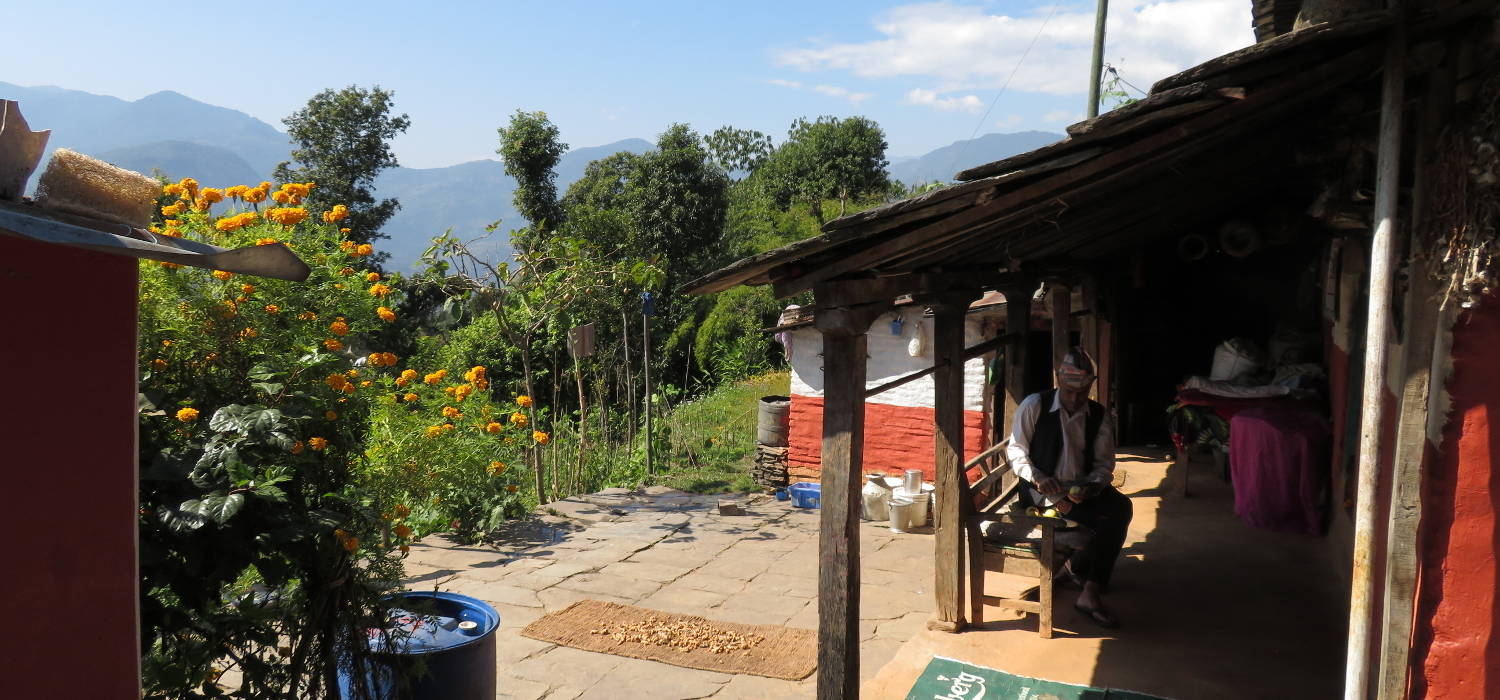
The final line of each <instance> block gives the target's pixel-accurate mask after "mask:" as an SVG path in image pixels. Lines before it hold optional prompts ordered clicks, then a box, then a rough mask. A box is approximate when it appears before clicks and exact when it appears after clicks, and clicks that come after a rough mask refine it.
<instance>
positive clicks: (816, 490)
mask: <svg viewBox="0 0 1500 700" xmlns="http://www.w3.org/2000/svg"><path fill="white" fill-rule="evenodd" d="M787 493H789V494H791V496H792V505H794V506H796V507H798V508H817V507H818V504H819V502H820V501H821V500H822V496H823V485H822V484H818V483H814V482H811V481H799V482H797V483H795V484H792V485H791V486H789V487H787Z"/></svg>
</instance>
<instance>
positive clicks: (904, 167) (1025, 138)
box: [887, 131, 1064, 185]
mask: <svg viewBox="0 0 1500 700" xmlns="http://www.w3.org/2000/svg"><path fill="white" fill-rule="evenodd" d="M1063 138H1064V136H1063V134H1053V133H1049V132H1046V131H1022V132H1018V133H1014V134H985V135H984V136H981V137H979V138H977V139H969V140H965V141H956V142H954V143H951V144H949V145H947V146H943V147H942V148H939V149H937V150H935V151H932V152H929V153H927V154H926V155H923V156H919V157H916V158H892V159H891V164H890V166H889V167H888V168H887V170H888V171H889V172H890V174H891V179H893V180H899V181H901V182H904V183H906V184H908V185H919V184H923V183H927V182H952V181H953V175H954V174H955V173H957V172H958V171H960V170H965V169H967V168H972V167H974V166H976V165H984V164H985V163H993V162H995V161H997V160H1000V159H1002V158H1007V157H1009V156H1013V155H1016V154H1017V153H1025V152H1027V151H1030V150H1034V149H1037V148H1041V147H1042V146H1045V145H1047V144H1049V143H1052V142H1053V141H1061V140H1062V139H1063Z"/></svg>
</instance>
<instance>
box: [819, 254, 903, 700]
mask: <svg viewBox="0 0 1500 700" xmlns="http://www.w3.org/2000/svg"><path fill="white" fill-rule="evenodd" d="M831 284H837V283H831ZM825 289H826V287H823V286H820V287H819V289H818V290H817V291H815V292H814V294H815V296H816V297H819V298H827V297H828V296H830V295H829V294H828V293H826V292H825ZM889 308H890V304H888V303H878V304H859V305H853V306H844V307H824V306H821V305H820V306H818V307H817V315H816V317H815V321H814V325H815V326H816V327H817V329H818V331H819V332H821V333H822V335H823V456H822V472H821V473H822V477H821V481H822V486H821V488H822V493H821V497H822V503H821V505H820V508H821V511H820V522H821V527H820V531H819V536H818V698H819V700H833V699H835V698H856V697H859V582H860V576H859V516H860V496H859V488H860V479H859V475H860V470H861V468H862V466H863V463H864V436H865V359H866V356H865V349H866V337H865V332H866V331H867V330H869V328H870V324H871V323H872V322H873V321H874V320H875V318H876V317H877V316H879V315H880V314H881V313H883V312H884V311H886V310H887V309H889Z"/></svg>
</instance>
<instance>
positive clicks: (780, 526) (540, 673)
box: [406, 487, 933, 700]
mask: <svg viewBox="0 0 1500 700" xmlns="http://www.w3.org/2000/svg"><path fill="white" fill-rule="evenodd" d="M740 503H742V504H743V505H745V507H746V508H747V510H748V511H749V514H748V515H733V516H731V515H719V512H718V507H717V504H718V497H716V496H703V495H695V494H689V493H684V492H681V491H674V490H671V489H665V488H659V487H654V488H648V489H645V490H642V491H626V490H624V489H610V490H606V491H604V492H601V493H598V494H594V495H590V496H580V497H575V498H570V499H567V500H564V501H559V502H557V503H552V504H549V505H548V506H546V507H545V508H544V509H543V510H542V511H541V512H540V513H539V514H538V515H539V517H537V518H536V519H533V520H529V521H523V522H519V523H516V524H515V525H514V527H513V528H511V529H510V530H508V531H506V532H504V533H502V534H501V536H500V537H499V541H498V542H497V543H495V544H494V545H486V546H460V545H455V544H453V543H451V542H449V541H448V540H446V539H444V538H442V537H440V536H431V537H427V538H426V539H424V540H422V541H421V542H420V543H418V544H416V545H414V546H413V547H412V551H411V556H410V558H409V559H408V560H407V562H406V566H407V573H408V575H409V576H410V577H411V578H409V579H408V580H407V582H406V583H407V587H408V588H411V589H414V590H432V589H434V588H436V589H438V590H443V591H453V592H455V593H462V594H465V595H470V596H474V597H476V598H479V599H481V600H484V601H487V602H489V603H491V604H492V605H494V606H495V609H496V610H498V611H499V612H500V617H501V622H500V630H499V632H498V633H497V641H498V644H497V659H496V664H497V673H498V678H499V680H498V688H499V693H500V695H499V696H500V697H502V698H523V699H526V700H535V699H538V698H546V699H547V700H574V699H575V698H587V699H590V700H592V699H595V698H620V699H629V698H653V699H665V698H706V697H712V698H723V699H730V698H745V699H752V698H753V699H757V700H760V699H771V698H805V697H812V696H813V695H814V690H815V678H816V674H814V675H813V676H809V677H808V678H806V679H803V680H801V681H781V680H774V679H770V678H762V677H759V676H747V675H732V674H725V673H714V672H710V671H699V670H694V669H688V668H682V667H679V666H672V665H669V664H662V663H657V662H653V661H642V660H637V659H628V658H625V657H621V656H613V655H610V654H599V653H594V652H587V651H580V650H577V649H571V648H567V647H561V646H558V645H556V644H549V643H545V642H539V641H536V640H532V639H527V638H525V637H522V636H521V635H520V630H521V629H522V628H523V627H525V626H526V625H527V624H529V623H530V622H531V621H533V620H535V619H537V618H538V617H540V616H542V615H543V614H545V613H548V612H552V611H555V610H560V609H562V608H565V607H567V606H568V605H570V604H572V603H573V602H575V601H578V600H582V599H585V598H593V599H596V600H606V601H613V602H617V603H627V604H631V605H639V606H642V607H646V608H652V609H656V610H663V611H667V612H677V613H691V614H695V615H702V616H704V617H706V618H709V619H711V620H721V621H726V622H743V623H755V624H772V625H787V626H791V627H801V628H805V629H810V630H816V629H817V626H818V609H817V601H816V600H815V599H816V597H817V581H818V542H817V528H818V513H819V511H817V510H803V509H799V508H793V507H791V505H790V503H788V502H782V501H776V500H774V499H771V498H769V497H757V498H755V499H753V500H750V501H740ZM861 533H862V536H861V540H860V543H861V544H860V546H861V548H862V549H861V552H862V556H861V559H862V561H863V564H864V568H863V590H862V596H861V597H862V600H861V605H860V630H861V642H860V651H861V654H862V661H861V676H862V677H863V678H865V679H868V678H870V677H872V676H874V675H875V673H876V672H877V671H879V670H880V668H881V666H883V665H885V663H886V662H887V661H889V660H890V659H891V657H892V656H893V655H894V654H895V653H896V650H897V649H898V648H900V647H901V645H902V644H903V643H904V642H906V641H907V640H908V639H910V638H911V637H912V636H913V635H914V634H915V633H916V632H917V631H918V630H920V629H922V628H923V627H924V626H925V625H926V623H927V620H928V618H929V617H931V613H932V597H931V587H932V551H933V550H932V548H933V541H932V536H931V535H930V534H896V533H892V532H891V531H890V529H888V528H887V527H885V526H884V524H865V525H863V526H862V528H861Z"/></svg>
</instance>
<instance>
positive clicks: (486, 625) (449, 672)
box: [339, 591, 500, 700]
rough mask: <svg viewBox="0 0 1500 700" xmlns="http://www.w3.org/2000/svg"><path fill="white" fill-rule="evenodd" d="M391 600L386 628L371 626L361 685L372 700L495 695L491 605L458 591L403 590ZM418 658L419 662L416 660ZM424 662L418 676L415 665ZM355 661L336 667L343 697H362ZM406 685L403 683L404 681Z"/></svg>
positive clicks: (496, 618) (496, 623)
mask: <svg viewBox="0 0 1500 700" xmlns="http://www.w3.org/2000/svg"><path fill="white" fill-rule="evenodd" d="M386 601H387V602H388V603H390V604H391V609H390V613H389V614H390V618H389V622H388V623H387V624H386V626H385V628H383V629H379V628H371V629H370V630H369V645H370V646H369V650H370V655H369V656H367V657H366V659H367V664H368V668H367V669H366V673H365V685H366V686H367V687H368V690H369V695H368V697H369V698H371V699H372V700H395V698H403V699H404V698H411V699H412V700H429V699H430V700H437V699H438V698H442V699H444V700H468V699H469V698H475V699H478V698H484V700H491V699H492V698H494V697H495V631H496V630H497V629H499V628H500V614H499V613H497V612H495V609H494V608H493V607H491V606H490V604H488V603H486V602H484V601H482V600H479V599H477V598H471V597H469V596H466V595H459V594H457V593H447V592H437V591H404V592H401V593H397V594H394V595H392V596H390V597H388V598H387V599H386ZM418 660H420V661H421V664H417V663H414V662H416V661H418ZM418 665H421V666H425V667H426V668H425V671H423V672H422V673H421V674H420V675H417V674H416V673H415V672H414V667H415V666H418ZM352 666H353V662H352V660H349V659H347V658H346V660H345V663H344V664H342V665H341V667H340V669H339V692H340V694H341V695H342V696H343V698H345V700H353V699H356V698H360V697H362V696H361V695H359V694H358V693H357V692H356V690H355V688H354V687H353V686H354V678H353V668H352ZM408 684H409V687H403V686H407V685H408Z"/></svg>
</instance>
